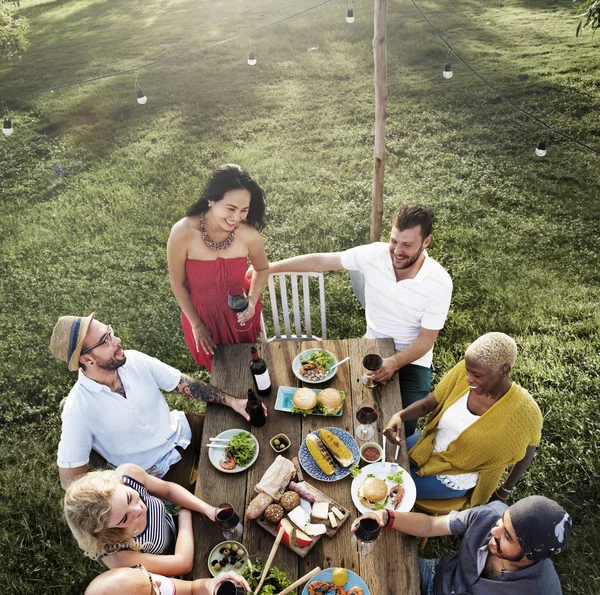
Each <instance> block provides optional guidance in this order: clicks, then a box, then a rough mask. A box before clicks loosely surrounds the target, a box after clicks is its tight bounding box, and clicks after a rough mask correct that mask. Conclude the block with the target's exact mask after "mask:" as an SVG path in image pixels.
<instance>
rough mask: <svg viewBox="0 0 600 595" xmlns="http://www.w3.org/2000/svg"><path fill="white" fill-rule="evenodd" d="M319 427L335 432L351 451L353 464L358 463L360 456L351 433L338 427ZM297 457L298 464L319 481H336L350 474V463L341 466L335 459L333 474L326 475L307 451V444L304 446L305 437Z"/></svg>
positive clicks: (316, 432) (315, 432) (316, 431)
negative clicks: (346, 465)
mask: <svg viewBox="0 0 600 595" xmlns="http://www.w3.org/2000/svg"><path fill="white" fill-rule="evenodd" d="M320 429H322V430H329V431H330V432H332V433H333V434H335V435H336V436H337V437H338V438H339V439H340V440H341V441H342V442H343V443H344V444H345V445H346V446H347V447H348V449H349V450H350V452H351V453H352V458H353V459H354V463H353V464H356V463H358V461H359V458H360V454H359V451H358V444H357V443H356V440H354V438H353V437H352V434H349V433H348V432H346V430H342V429H340V428H320ZM318 432H319V430H315V431H314V432H311V434H318ZM298 458H299V459H300V464H301V465H302V468H303V469H304V471H306V472H307V473H308V474H309V475H310V476H311V477H314V478H315V479H318V480H320V481H338V479H344V477H347V476H348V475H350V467H351V465H350V466H348V467H341V466H340V465H338V463H337V461H336V460H335V459H334V461H333V464H334V465H335V467H336V469H335V471H334V473H333V475H326V474H325V473H323V471H321V468H320V467H319V465H317V463H315V460H314V459H313V458H312V455H311V454H310V452H309V451H308V446H306V438H305V439H304V440H303V441H302V444H301V445H300V451H299V452H298Z"/></svg>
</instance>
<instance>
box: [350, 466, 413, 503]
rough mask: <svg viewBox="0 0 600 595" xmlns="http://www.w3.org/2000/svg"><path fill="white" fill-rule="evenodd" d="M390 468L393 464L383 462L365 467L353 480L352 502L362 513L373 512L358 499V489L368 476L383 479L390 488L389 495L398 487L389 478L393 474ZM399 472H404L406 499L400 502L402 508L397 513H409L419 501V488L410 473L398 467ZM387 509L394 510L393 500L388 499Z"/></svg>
mask: <svg viewBox="0 0 600 595" xmlns="http://www.w3.org/2000/svg"><path fill="white" fill-rule="evenodd" d="M390 466H391V463H382V462H381V461H380V462H379V463H371V464H370V465H365V466H364V467H363V468H362V469H361V470H360V471H361V472H360V475H357V476H356V477H355V478H354V479H353V480H352V485H351V486H350V491H351V493H352V502H354V506H356V508H358V510H360V512H362V513H365V512H371V509H370V508H367V507H366V506H364V505H363V503H362V502H361V501H360V500H359V498H358V489H359V488H360V486H361V485H362V484H363V481H365V480H366V479H367V475H374V476H375V477H376V478H377V479H383V481H385V483H386V485H387V487H388V494H389V491H390V488H392V487H393V486H395V485H397V484H396V483H394V482H393V481H391V480H389V479H388V478H387V476H388V475H391V474H392V473H391V471H390ZM398 471H402V478H403V479H404V482H403V483H402V484H401V485H402V487H403V488H404V497H403V498H402V502H400V506H399V507H398V508H396V512H409V511H410V510H411V509H412V507H413V506H414V504H415V500H416V499H417V487H416V486H415V482H414V481H413V478H412V477H411V476H410V473H409V472H408V471H406V470H405V469H403V468H402V467H400V466H399V467H398ZM385 507H386V508H388V509H389V510H394V507H393V506H392V502H391V499H388V503H387V504H386V506H385Z"/></svg>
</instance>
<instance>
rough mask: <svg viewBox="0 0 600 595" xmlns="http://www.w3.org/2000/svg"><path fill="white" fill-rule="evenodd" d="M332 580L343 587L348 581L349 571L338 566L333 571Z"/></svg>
mask: <svg viewBox="0 0 600 595" xmlns="http://www.w3.org/2000/svg"><path fill="white" fill-rule="evenodd" d="M331 580H332V581H333V584H334V585H335V586H336V587H343V586H344V585H345V584H346V583H347V582H348V573H347V572H346V569H345V568H336V569H335V570H334V571H333V572H332V573H331Z"/></svg>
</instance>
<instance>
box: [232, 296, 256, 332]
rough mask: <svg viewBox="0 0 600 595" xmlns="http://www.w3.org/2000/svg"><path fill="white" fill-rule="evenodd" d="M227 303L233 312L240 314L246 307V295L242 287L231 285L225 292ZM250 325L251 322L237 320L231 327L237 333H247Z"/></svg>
mask: <svg viewBox="0 0 600 595" xmlns="http://www.w3.org/2000/svg"><path fill="white" fill-rule="evenodd" d="M227 305H228V306H229V308H230V309H231V310H233V312H235V313H236V314H240V313H241V312H244V311H246V310H247V309H248V295H247V294H246V291H245V289H244V288H243V287H232V288H231V289H230V290H229V291H228V292H227ZM251 327H252V323H251V322H239V321H237V322H236V323H235V324H234V325H233V328H234V329H235V330H236V331H237V332H238V333H247V332H248V330H249V329H250V328H251Z"/></svg>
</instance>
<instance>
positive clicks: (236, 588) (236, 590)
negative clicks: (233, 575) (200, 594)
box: [216, 581, 246, 595]
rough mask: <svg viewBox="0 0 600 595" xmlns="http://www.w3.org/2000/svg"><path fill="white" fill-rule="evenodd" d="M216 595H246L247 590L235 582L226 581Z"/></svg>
mask: <svg viewBox="0 0 600 595" xmlns="http://www.w3.org/2000/svg"><path fill="white" fill-rule="evenodd" d="M216 595H246V589H244V587H242V585H239V584H238V583H234V582H233V581H225V582H224V583H221V584H220V585H219V587H218V589H217V593H216Z"/></svg>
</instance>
